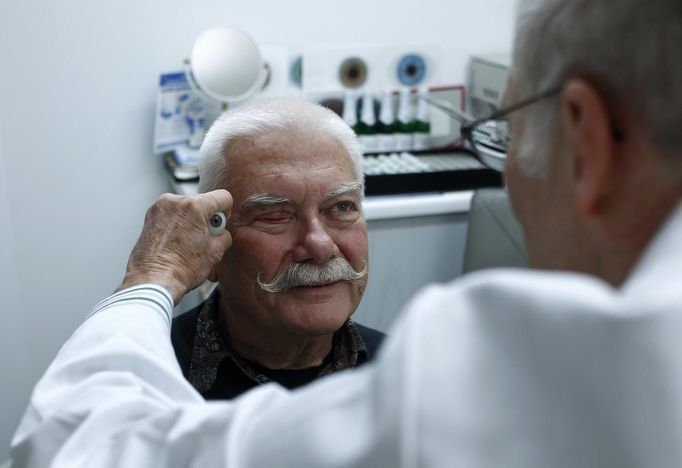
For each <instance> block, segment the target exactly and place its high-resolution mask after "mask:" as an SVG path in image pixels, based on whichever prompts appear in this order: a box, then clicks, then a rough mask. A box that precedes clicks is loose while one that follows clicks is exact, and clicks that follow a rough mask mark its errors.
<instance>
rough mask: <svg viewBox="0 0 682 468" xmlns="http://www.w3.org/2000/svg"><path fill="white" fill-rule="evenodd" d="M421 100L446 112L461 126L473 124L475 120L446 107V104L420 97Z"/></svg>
mask: <svg viewBox="0 0 682 468" xmlns="http://www.w3.org/2000/svg"><path fill="white" fill-rule="evenodd" d="M418 98H419V99H422V100H424V101H426V102H428V103H429V104H430V105H431V106H433V107H435V108H436V109H438V110H440V111H442V112H445V113H446V114H447V115H449V116H450V117H452V118H453V119H454V120H456V121H457V122H459V123H461V124H465V125H466V124H469V123H471V122H473V121H474V120H475V119H474V118H473V117H472V116H470V115H469V114H467V113H466V112H462V111H458V110H456V109H453V108H452V107H450V106H446V105H445V104H441V103H440V102H437V101H434V100H433V99H430V98H427V97H426V96H418Z"/></svg>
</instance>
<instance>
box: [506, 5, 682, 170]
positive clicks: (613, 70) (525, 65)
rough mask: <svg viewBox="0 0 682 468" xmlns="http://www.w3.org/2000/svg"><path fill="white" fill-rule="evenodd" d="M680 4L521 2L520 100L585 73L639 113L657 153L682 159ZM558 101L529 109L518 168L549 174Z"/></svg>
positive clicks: (516, 54)
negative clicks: (547, 162) (525, 146)
mask: <svg viewBox="0 0 682 468" xmlns="http://www.w3.org/2000/svg"><path fill="white" fill-rule="evenodd" d="M681 46H682V2H681V1H680V0H650V1H646V2H643V1H641V0H618V1H613V0H521V1H520V3H519V11H518V14H517V25H516V38H515V42H514V55H513V62H514V73H515V74H514V76H513V79H514V82H515V84H516V85H517V90H518V98H519V99H523V98H526V97H529V96H533V95H536V94H538V93H540V92H543V91H546V90H548V89H550V88H552V87H556V86H559V85H561V84H562V83H563V82H564V81H565V80H566V79H567V78H570V77H572V76H575V77H582V78H584V79H587V80H589V81H590V82H591V83H592V84H593V85H594V86H597V87H598V89H600V91H601V92H603V93H604V95H606V96H608V97H609V99H613V100H614V101H616V102H618V104H619V105H622V106H623V107H624V108H625V109H626V111H627V112H628V113H630V114H632V115H635V116H638V119H637V120H638V121H640V122H641V124H642V125H643V129H644V131H645V133H646V134H647V136H648V137H649V138H650V140H651V142H652V144H653V145H654V147H655V148H656V150H657V151H658V152H660V153H661V154H663V155H665V156H669V158H666V159H670V160H671V161H674V162H676V163H679V162H682V159H679V161H678V159H672V158H673V157H675V156H677V158H682V131H680V128H679V127H680V125H681V124H682V54H681V53H680V47H681ZM557 103H558V101H557V99H545V100H543V101H541V102H539V103H536V104H533V105H532V106H530V107H529V108H528V110H527V112H526V115H527V117H526V123H525V125H524V127H525V128H526V132H528V136H527V137H526V138H524V139H523V140H524V144H526V143H527V144H528V145H532V146H534V148H533V149H531V148H526V151H523V150H522V151H519V156H520V158H524V157H525V159H526V160H521V161H520V163H521V169H522V170H524V171H525V172H527V173H529V174H530V173H536V174H537V173H539V174H542V173H544V167H545V162H546V161H543V160H542V155H544V156H547V155H548V153H549V151H548V150H547V149H544V151H543V148H549V147H551V135H552V134H553V130H554V129H556V128H558V125H559V112H558V105H557Z"/></svg>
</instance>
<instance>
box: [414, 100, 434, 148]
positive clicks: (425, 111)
mask: <svg viewBox="0 0 682 468" xmlns="http://www.w3.org/2000/svg"><path fill="white" fill-rule="evenodd" d="M428 95H429V90H428V89H427V88H419V93H418V96H419V97H420V98H422V97H428ZM413 130H414V132H413V148H414V150H415V151H424V150H428V149H431V141H430V138H431V121H430V119H429V105H428V103H427V102H426V101H425V100H424V99H418V100H417V118H416V119H415V121H414V125H413Z"/></svg>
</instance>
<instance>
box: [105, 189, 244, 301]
mask: <svg viewBox="0 0 682 468" xmlns="http://www.w3.org/2000/svg"><path fill="white" fill-rule="evenodd" d="M231 210H232V196H231V195H230V193H229V192H228V191H227V190H215V191H213V192H208V193H202V194H199V195H192V196H179V195H171V194H164V195H162V196H161V197H160V198H159V199H158V200H157V201H156V203H154V204H153V205H152V206H151V208H149V210H147V215H146V216H145V220H144V227H143V228H142V234H140V238H139V239H138V241H137V243H136V244H135V247H134V248H133V251H132V253H131V254H130V258H129V259H128V267H127V269H126V274H125V277H124V278H123V282H122V283H121V286H120V287H119V288H118V290H121V289H125V288H129V287H131V286H135V285H138V284H143V283H154V284H158V285H159V286H163V287H164V288H166V289H167V290H168V292H170V294H171V295H172V296H173V300H174V301H175V304H177V303H178V302H180V300H181V299H182V297H183V296H184V295H185V294H186V293H187V292H189V291H190V290H192V289H194V288H195V287H197V286H199V285H200V284H201V283H202V282H203V281H204V280H205V279H206V278H207V276H208V275H209V273H210V271H211V269H212V268H213V266H214V265H215V264H217V263H218V262H219V261H220V259H221V258H222V257H223V253H224V252H225V251H226V250H227V249H228V248H229V247H230V245H231V244H232V237H231V236H230V233H229V232H228V231H227V229H225V217H224V216H222V213H224V214H225V215H227V217H229V214H230V211H231Z"/></svg>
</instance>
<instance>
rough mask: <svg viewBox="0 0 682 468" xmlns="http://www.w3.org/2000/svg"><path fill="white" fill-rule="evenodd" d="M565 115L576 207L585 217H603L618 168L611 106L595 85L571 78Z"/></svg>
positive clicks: (566, 89) (565, 93)
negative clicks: (601, 213) (602, 211)
mask: <svg viewBox="0 0 682 468" xmlns="http://www.w3.org/2000/svg"><path fill="white" fill-rule="evenodd" d="M562 113H563V121H564V131H565V136H566V144H567V147H568V148H569V150H570V156H571V157H572V166H573V181H574V188H575V190H574V193H575V200H576V206H577V207H578V209H579V211H580V212H582V213H583V214H585V215H588V216H595V215H599V214H600V212H601V210H602V207H603V206H604V202H605V201H606V200H607V198H608V197H609V195H610V194H611V191H612V183H611V181H612V180H613V179H612V178H613V177H616V176H617V174H615V173H614V171H616V170H617V168H618V161H617V159H618V143H619V141H618V140H617V139H616V138H614V131H613V128H614V126H613V122H612V114H611V111H610V108H609V106H608V102H607V101H606V99H605V96H604V95H603V94H602V93H601V92H600V91H599V90H598V89H597V88H596V87H595V86H594V85H593V84H592V83H590V82H588V81H586V80H584V79H581V78H571V79H569V80H568V81H567V82H566V84H565V86H564V90H563V93H562Z"/></svg>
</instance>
